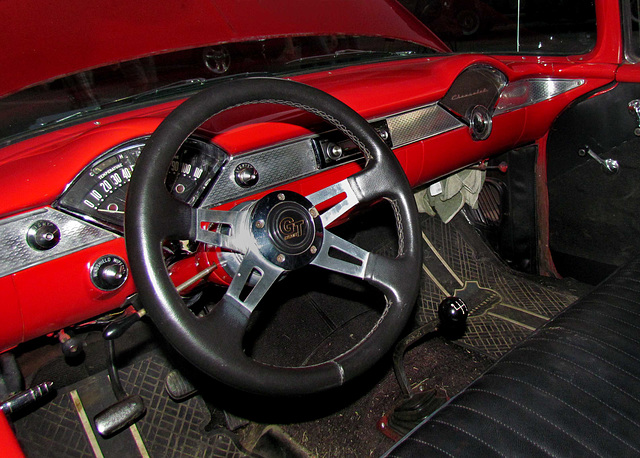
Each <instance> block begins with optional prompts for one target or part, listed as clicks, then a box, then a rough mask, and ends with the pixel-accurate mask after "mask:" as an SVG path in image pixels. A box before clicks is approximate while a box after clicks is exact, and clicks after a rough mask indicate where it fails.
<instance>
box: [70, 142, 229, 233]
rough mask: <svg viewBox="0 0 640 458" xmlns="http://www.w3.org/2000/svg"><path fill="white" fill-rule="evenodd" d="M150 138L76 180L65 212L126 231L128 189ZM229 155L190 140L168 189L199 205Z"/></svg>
mask: <svg viewBox="0 0 640 458" xmlns="http://www.w3.org/2000/svg"><path fill="white" fill-rule="evenodd" d="M146 140H147V137H143V138H138V139H135V140H132V141H129V142H126V143H123V144H122V145H119V146H118V147H116V148H114V149H112V150H110V151H108V152H106V153H105V154H104V155H102V156H101V157H100V158H99V159H97V160H96V161H95V162H94V163H92V164H91V165H89V166H88V167H87V168H86V169H85V170H84V171H83V172H82V173H80V175H79V176H78V177H77V178H76V179H75V180H74V182H73V183H72V184H71V185H70V186H69V188H68V189H67V190H66V191H65V192H64V194H63V195H62V197H61V198H60V200H59V202H58V206H59V207H60V208H61V209H65V210H67V211H70V212H72V213H74V214H79V215H81V216H84V217H86V218H89V219H91V220H94V221H97V222H100V223H103V224H105V225H107V226H110V227H113V228H116V229H122V227H123V221H124V203H125V198H126V195H127V188H128V184H129V180H130V179H131V174H132V172H133V168H134V167H135V164H136V161H137V159H138V156H140V152H141V151H142V148H144V145H145V142H146ZM226 157H227V156H226V154H225V153H224V152H223V151H222V150H221V149H220V148H218V147H217V146H215V145H213V144H211V143H209V142H206V141H203V140H199V139H196V138H191V139H188V140H187V141H186V142H185V143H184V144H183V145H182V147H181V148H180V150H179V151H178V153H177V154H176V156H175V157H174V159H173V161H172V163H171V166H170V167H169V170H168V172H167V178H166V185H167V189H168V190H169V191H170V192H171V193H172V194H173V195H174V196H175V197H176V198H177V199H178V200H180V201H182V202H186V203H187V204H189V205H192V206H193V205H196V204H197V203H198V202H199V200H200V198H201V197H202V196H203V195H204V193H205V191H206V190H207V189H208V188H209V186H210V185H211V183H212V182H213V180H214V179H215V176H216V174H217V173H218V171H219V170H220V168H221V166H222V165H223V163H224V161H225V159H226Z"/></svg>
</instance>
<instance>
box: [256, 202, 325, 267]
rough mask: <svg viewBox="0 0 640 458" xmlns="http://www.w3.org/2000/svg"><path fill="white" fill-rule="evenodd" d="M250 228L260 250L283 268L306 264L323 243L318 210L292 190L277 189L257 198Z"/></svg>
mask: <svg viewBox="0 0 640 458" xmlns="http://www.w3.org/2000/svg"><path fill="white" fill-rule="evenodd" d="M251 231H252V234H253V237H254V239H255V241H256V243H257V246H258V250H259V251H260V253H261V254H262V255H263V256H264V257H265V258H266V259H268V260H269V261H270V262H272V263H273V264H276V265H277V266H280V267H282V268H284V269H286V270H293V269H299V268H300V267H303V266H305V265H307V264H309V263H310V262H311V261H312V260H313V258H315V257H316V255H317V253H318V252H319V251H320V247H321V246H322V235H323V227H322V220H321V219H320V215H319V214H318V211H317V210H316V209H315V207H314V206H313V204H312V203H311V202H309V201H308V200H307V199H306V198H304V197H303V196H301V195H300V194H297V193H295V192H292V191H277V192H273V193H271V194H267V195H266V196H264V197H263V198H262V199H260V200H259V201H258V202H257V203H256V206H255V207H254V209H253V212H252V216H251Z"/></svg>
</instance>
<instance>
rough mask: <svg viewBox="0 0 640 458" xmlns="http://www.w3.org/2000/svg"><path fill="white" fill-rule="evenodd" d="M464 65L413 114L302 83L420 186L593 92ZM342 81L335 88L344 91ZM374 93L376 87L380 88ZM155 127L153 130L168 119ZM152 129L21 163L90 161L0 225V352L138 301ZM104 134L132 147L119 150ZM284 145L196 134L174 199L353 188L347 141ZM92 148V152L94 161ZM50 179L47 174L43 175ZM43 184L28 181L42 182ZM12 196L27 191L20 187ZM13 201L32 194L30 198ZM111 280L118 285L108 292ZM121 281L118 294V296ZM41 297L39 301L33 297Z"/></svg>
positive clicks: (332, 135)
mask: <svg viewBox="0 0 640 458" xmlns="http://www.w3.org/2000/svg"><path fill="white" fill-rule="evenodd" d="M452 59H454V60H455V59H457V58H452ZM465 59H466V60H464V61H461V63H463V64H465V65H464V66H462V67H461V68H460V70H457V71H455V74H454V75H453V77H452V79H451V80H450V82H449V83H448V84H446V86H438V87H436V88H431V89H430V90H429V91H427V96H428V97H426V98H427V100H424V99H425V97H423V98H422V100H417V101H416V100H414V101H410V100H409V103H408V105H409V106H407V103H405V104H404V106H403V107H401V108H397V107H395V106H394V104H393V103H392V102H393V98H394V95H393V93H389V94H387V95H385V96H384V97H382V96H381V97H378V98H376V97H371V94H374V93H375V92H376V89H375V88H372V87H365V88H364V89H362V91H364V92H363V93H365V94H366V97H359V98H358V101H356V103H353V101H351V100H349V97H348V95H349V94H353V93H357V92H358V91H353V90H351V89H349V88H350V87H356V86H357V85H358V84H357V83H358V79H356V78H355V77H354V76H350V74H349V72H350V71H351V70H345V73H344V75H343V77H344V79H343V80H342V84H343V85H344V87H343V88H342V89H340V88H338V89H335V88H332V87H323V82H324V81H325V78H327V76H326V75H319V76H314V78H317V80H315V81H314V80H311V81H310V80H309V78H310V77H309V76H304V77H301V78H300V80H301V81H303V82H307V83H308V84H312V85H316V86H318V87H320V88H322V89H325V90H328V92H331V93H334V95H336V96H339V95H340V94H342V95H343V97H342V98H343V99H346V100H345V102H347V103H348V104H349V105H351V106H352V107H354V108H355V109H356V110H357V111H359V112H361V113H362V114H363V115H365V116H366V117H367V119H368V120H369V122H370V123H371V124H372V126H373V127H374V129H375V130H376V131H377V133H378V135H379V136H380V137H381V138H382V139H383V140H384V141H385V142H386V143H387V145H388V146H389V147H391V148H392V149H393V150H394V152H395V153H396V156H397V157H398V159H399V160H400V163H401V165H402V166H403V168H404V169H405V172H406V173H407V177H408V178H409V181H410V183H411V184H412V185H413V186H418V185H421V184H426V183H427V182H430V181H432V180H434V179H437V178H438V177H439V176H442V175H445V174H447V173H451V172H453V171H455V170H457V169H460V168H463V167H465V166H468V165H471V164H473V163H477V162H478V161H480V160H483V159H484V158H487V157H489V156H491V155H492V154H495V153H497V152H500V151H506V150H508V149H510V148H512V147H514V146H515V145H516V144H518V143H522V142H527V141H533V140H535V139H537V138H539V136H540V132H545V131H546V129H548V124H543V125H541V126H539V127H537V128H534V129H533V130H531V131H530V132H528V131H527V130H526V129H525V127H524V125H523V124H524V119H525V117H524V112H523V110H522V109H527V108H528V109H533V110H535V109H537V107H540V106H542V105H543V104H544V103H551V104H550V105H548V106H546V107H545V108H544V110H545V112H548V111H549V110H550V109H552V110H556V112H559V110H560V109H562V107H564V106H565V105H566V103H567V100H569V98H570V97H572V96H571V95H568V96H567V98H565V99H563V98H562V97H561V96H563V95H566V94H569V93H570V92H571V91H572V90H574V89H577V88H580V87H582V91H583V92H586V91H587V90H588V88H590V87H592V85H589V84H586V82H585V80H583V79H572V78H551V77H544V78H543V77H539V76H532V77H527V78H520V79H518V80H516V81H515V82H510V77H509V74H508V73H509V69H508V68H507V67H506V66H504V65H497V61H496V65H489V64H488V63H486V62H485V61H484V60H486V59H484V58H483V59H477V58H476V59H471V60H470V58H469V57H466V58H465ZM436 64H437V62H436V63H435V64H433V65H430V63H429V62H426V63H423V64H421V65H422V67H421V68H423V71H426V69H430V68H431V67H433V66H436ZM403 65H405V66H406V65H410V64H407V63H404V64H403ZM498 67H500V68H498ZM430 71H433V70H430ZM336 73H337V72H336ZM392 73H393V75H392V76H391V77H389V78H388V79H389V80H390V81H392V80H393V79H394V78H399V79H402V80H403V81H404V80H406V78H407V77H406V73H405V74H403V73H402V69H398V70H394V71H393V72H392ZM427 73H428V72H427ZM338 76H339V75H338ZM338 76H335V77H333V78H327V80H330V81H332V82H333V81H338V79H337V78H338ZM350 78H351V83H349V84H347V82H349V81H350ZM358 78H362V76H361V75H360V76H358ZM413 78H414V79H415V82H414V83H412V84H407V85H406V86H402V87H398V89H397V90H398V92H399V93H400V92H402V91H403V90H408V89H412V94H415V89H416V88H418V87H421V86H420V85H423V84H424V80H425V77H424V75H422V76H420V75H418V74H415V75H414V76H413ZM370 80H371V81H374V82H375V81H376V79H375V78H373V77H372V78H371V79H370ZM444 81H446V78H445V79H444ZM419 82H420V83H419ZM418 83H419V84H418ZM372 84H373V83H372ZM593 84H598V83H597V82H596V83H593ZM329 86H331V85H329ZM383 86H384V85H383ZM381 87H382V86H381ZM341 91H342V92H341ZM430 94H431V95H430ZM433 94H437V97H435V98H434V96H433ZM411 97H415V96H414V95H412V96H411ZM411 97H410V96H406V97H405V98H406V99H410V98H411ZM339 98H340V97H339ZM554 100H555V101H556V102H554ZM385 101H387V102H385ZM354 105H355V106H354ZM358 105H360V106H358ZM151 116H152V117H153V118H154V119H155V118H156V117H157V111H155V112H151ZM163 116H164V115H163ZM551 119H552V118H551ZM140 122H141V121H140V116H139V115H138V116H132V117H131V118H130V119H129V118H128V117H127V115H126V114H125V115H122V116H120V117H119V118H118V122H117V123H112V124H111V125H109V124H108V123H106V122H105V123H103V122H102V121H100V122H95V123H93V126H92V127H93V129H92V131H91V133H90V134H91V136H93V137H92V138H101V141H100V142H95V141H93V142H90V141H89V140H88V138H89V133H86V134H81V135H75V136H71V137H69V138H70V140H69V139H65V140H64V142H61V143H62V146H61V147H58V148H53V147H51V146H46V145H45V146H44V147H43V146H42V145H41V144H38V143H37V142H36V145H37V147H31V150H29V149H28V148H27V149H25V151H26V152H24V153H23V154H22V156H21V155H20V154H17V155H15V156H16V157H18V158H19V160H23V159H24V158H27V159H28V157H29V155H30V154H31V155H32V156H34V157H36V156H37V157H41V156H42V155H45V154H53V153H49V152H48V149H50V150H51V151H55V153H56V154H58V156H57V158H58V160H59V162H61V163H62V162H63V158H65V156H64V153H60V151H61V150H62V151H64V152H69V151H75V150H78V151H80V150H81V151H82V152H81V153H74V154H77V155H78V156H81V157H83V158H86V157H89V158H90V159H89V160H88V161H86V162H84V164H82V166H81V167H80V168H79V169H76V170H75V172H73V175H72V176H71V179H69V180H68V181H66V182H65V183H63V187H64V189H63V190H62V191H61V192H57V193H55V196H54V197H53V198H52V199H50V203H49V204H47V205H44V206H37V207H36V208H33V209H27V210H26V211H22V212H20V213H19V214H14V215H8V216H7V217H5V218H4V219H0V245H1V246H0V248H1V249H2V252H1V253H0V291H2V293H1V296H2V297H1V299H2V300H3V302H4V304H6V305H5V308H6V316H7V317H8V318H7V320H5V322H4V323H2V324H0V336H2V337H0V350H1V349H6V348H9V347H11V346H13V345H15V344H17V343H19V342H21V341H24V340H28V339H30V338H33V337H36V336H38V335H42V334H44V333H47V332H52V331H55V330H57V329H60V328H62V327H64V326H68V325H71V324H73V323H77V322H80V321H83V320H88V319H90V318H91V317H94V316H97V315H99V314H101V313H105V312H107V311H109V310H112V309H114V308H117V307H120V306H121V305H122V304H124V303H125V302H126V300H127V298H128V297H130V296H131V295H132V294H134V293H135V286H134V285H133V282H132V280H131V279H130V278H129V276H128V270H127V269H128V267H127V265H128V261H127V256H126V250H125V248H124V240H123V237H122V234H123V225H124V223H123V221H124V211H125V208H124V205H125V201H126V194H127V188H128V184H129V180H130V178H131V174H132V172H133V170H134V168H135V164H136V160H137V158H138V156H139V155H140V153H141V151H142V149H143V148H144V146H145V144H146V141H147V140H148V138H149V134H150V133H151V131H152V130H149V129H148V127H145V128H144V129H140V128H136V127H135V126H137V125H138V124H139V123H140ZM155 122H156V121H153V122H151V121H150V124H153V123H155ZM136 123H138V124H136ZM548 123H550V120H548ZM116 125H117V126H125V127H124V128H116V127H114V126H116ZM274 126H275V127H274ZM278 126H279V124H278V123H276V124H274V123H269V122H266V123H262V124H261V126H259V128H258V131H260V132H268V133H269V135H271V134H272V133H273V131H274V130H275V131H277V130H278ZM545 126H546V127H545ZM260 129H262V130H260ZM212 130H214V129H212ZM114 131H116V132H117V133H118V135H117V136H116V135H114ZM284 132H287V131H284ZM101 135H104V137H105V138H108V139H113V138H121V140H118V141H115V142H113V140H108V141H107V140H103V139H102V137H101ZM123 137H124V138H123ZM252 137H259V135H252ZM284 137H285V138H280V139H279V140H278V141H275V142H266V144H265V145H259V144H257V145H252V146H251V147H248V148H244V149H242V150H241V151H235V150H233V149H232V148H229V147H228V144H225V143H224V142H217V138H216V136H215V135H212V133H211V130H206V129H205V130H202V131H196V132H195V133H194V134H193V135H192V136H191V137H190V138H189V139H188V140H187V141H186V142H184V143H183V145H182V146H181V148H180V149H179V151H178V152H177V153H176V156H175V158H174V160H173V162H172V164H171V166H170V168H169V170H168V171H167V178H166V181H165V184H166V187H167V190H168V191H170V192H171V194H172V195H173V196H174V197H175V198H176V199H178V200H180V201H182V202H185V203H188V204H189V205H191V206H195V207H207V208H213V207H219V206H224V205H228V206H233V205H235V204H236V203H238V202H239V201H241V200H243V199H244V200H246V199H250V198H252V196H255V195H258V194H260V193H262V192H266V191H267V190H272V189H274V188H280V187H287V186H294V185H295V186H300V187H301V188H302V189H303V190H304V189H309V190H311V191H310V192H313V191H315V190H317V188H318V187H324V186H326V185H327V184H332V183H335V182H336V181H338V180H339V179H341V175H344V174H347V175H348V174H351V173H353V171H354V170H357V167H358V161H360V160H361V159H362V153H361V152H360V151H359V150H358V147H357V146H356V145H355V144H354V143H353V142H352V141H351V140H349V139H348V138H346V137H345V136H344V135H343V134H342V133H340V132H339V131H335V130H321V131H313V130H310V131H307V133H306V134H303V135H297V134H296V135H288V134H287V135H284ZM25 143H27V142H25ZM254 143H255V142H254ZM85 144H89V145H92V146H93V148H94V149H89V151H87V150H86V148H85V146H86V145H85ZM101 145H108V146H106V147H105V146H101ZM100 148H101V149H100ZM34 151H38V154H36V153H35V152H34ZM0 152H2V150H0ZM68 154H69V155H71V153H68ZM27 159H24V160H27ZM19 160H18V159H14V160H13V162H12V161H8V162H7V161H5V162H4V163H3V162H0V175H2V174H3V171H6V170H7V167H4V168H3V164H4V165H6V164H7V163H9V164H10V165H14V166H15V164H18V163H19ZM39 162H40V163H41V162H42V161H39ZM77 162H80V160H79V159H78V160H77V161H76V163H77ZM32 163H35V160H33V161H32ZM34 170H35V169H34ZM65 170H71V168H69V167H67V168H65ZM47 171H48V170H47V169H44V168H43V171H42V172H41V173H42V176H45V175H46V172H47ZM34 173H35V172H33V173H31V176H33V178H29V179H30V180H33V181H34V182H35V181H37V177H36V176H35V174H34ZM25 174H26V172H25ZM62 176H64V175H63V174H60V177H62ZM60 179H62V178H60ZM14 183H16V186H18V185H20V184H21V182H20V181H19V179H18V178H14ZM25 189H27V188H25ZM29 192H34V193H35V191H29ZM304 193H305V192H303V194H304ZM39 194H43V193H42V192H40V193H39ZM15 195H16V196H19V195H20V193H19V190H17V191H16V194H15ZM205 267H207V261H206V259H202V258H200V259H196V260H195V261H194V262H192V263H191V264H190V265H189V266H187V267H186V268H183V267H180V268H176V269H175V272H173V274H174V282H176V284H180V282H181V281H182V280H181V278H183V277H184V278H189V277H191V276H193V275H194V274H195V273H197V272H200V271H202V269H204V268H205ZM183 271H184V272H183ZM59 273H61V275H58V274H59ZM105 278H107V280H109V281H106V283H105ZM113 278H116V280H117V281H115V280H114V283H110V281H111V280H113ZM216 278H217V280H216V281H218V282H223V283H224V282H225V278H228V272H218V273H217V277H216ZM35 284H37V285H38V290H34V285H35ZM43 302H47V305H46V306H43ZM12 320H13V321H12ZM17 322H19V325H18V324H17ZM16 329H19V330H20V331H16Z"/></svg>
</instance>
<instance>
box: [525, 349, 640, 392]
mask: <svg viewBox="0 0 640 458" xmlns="http://www.w3.org/2000/svg"><path fill="white" fill-rule="evenodd" d="M518 350H519V351H532V352H535V353H542V354H543V355H549V356H553V357H556V358H558V359H561V360H562V361H565V362H567V363H569V364H573V365H574V366H576V367H577V368H579V369H581V370H583V371H584V372H586V373H587V374H590V375H592V376H593V377H595V378H597V379H599V380H602V381H603V382H604V383H606V384H607V385H609V386H611V387H613V388H615V389H616V390H618V391H620V392H621V393H624V394H626V395H627V396H629V397H630V398H631V399H633V400H634V401H636V402H637V403H639V404H640V399H638V398H637V397H635V396H634V395H632V394H631V393H628V392H627V391H626V390H624V389H622V388H620V387H619V386H616V385H614V384H613V383H611V382H609V381H608V380H607V379H605V378H603V377H601V376H600V375H598V374H596V373H594V372H592V371H590V370H589V369H587V368H586V367H584V366H581V365H580V364H578V363H576V362H575V361H572V360H570V359H568V358H565V357H563V356H560V355H558V354H557V353H551V352H549V351H544V350H540V349H538V348H527V347H524V348H518ZM614 367H615V366H614ZM633 378H635V379H637V380H640V379H638V377H633Z"/></svg>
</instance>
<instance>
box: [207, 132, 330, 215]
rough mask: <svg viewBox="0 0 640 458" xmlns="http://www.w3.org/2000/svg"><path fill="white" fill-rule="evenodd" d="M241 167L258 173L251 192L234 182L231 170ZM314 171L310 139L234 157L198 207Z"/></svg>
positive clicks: (233, 174)
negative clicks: (251, 167)
mask: <svg viewBox="0 0 640 458" xmlns="http://www.w3.org/2000/svg"><path fill="white" fill-rule="evenodd" d="M243 163H249V164H251V165H253V166H254V167H255V168H256V170H257V171H258V176H259V179H258V183H257V184H256V185H255V186H252V187H251V188H243V187H241V186H239V185H238V184H237V183H236V182H235V169H236V167H237V166H238V165H240V164H243ZM317 170H318V162H317V161H316V155H315V152H314V150H313V145H312V143H311V139H305V140H302V141H296V142H293V143H289V144H285V145H279V146H276V147H273V148H267V149H264V150H260V151H255V152H251V153H246V154H242V155H239V156H234V157H232V158H231V160H229V161H228V162H227V164H226V165H225V166H224V168H223V169H222V171H221V172H220V176H219V178H218V180H217V181H216V183H215V184H214V186H213V188H212V189H211V192H210V193H209V195H207V196H206V197H205V198H204V200H203V202H202V204H201V206H203V207H212V206H215V205H219V204H221V203H224V202H228V201H230V200H233V199H238V198H240V197H243V196H247V195H251V194H255V193H256V192H260V191H264V190H265V189H270V188H273V187H274V186H278V185H281V184H284V183H288V182H290V181H294V180H296V179H298V178H302V177H304V176H307V175H311V174H312V173H314V172H316V171H317Z"/></svg>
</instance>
